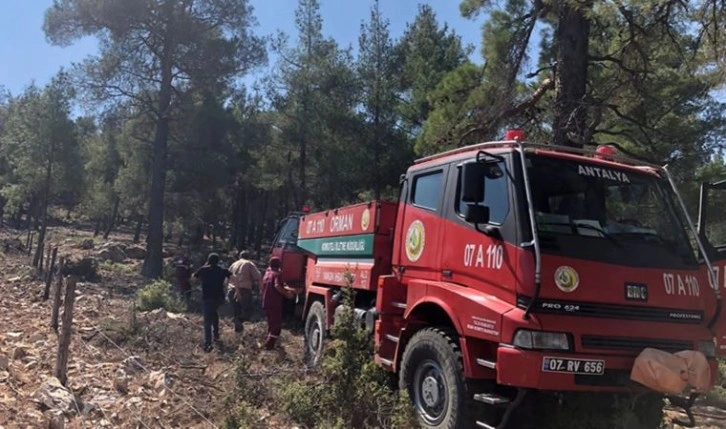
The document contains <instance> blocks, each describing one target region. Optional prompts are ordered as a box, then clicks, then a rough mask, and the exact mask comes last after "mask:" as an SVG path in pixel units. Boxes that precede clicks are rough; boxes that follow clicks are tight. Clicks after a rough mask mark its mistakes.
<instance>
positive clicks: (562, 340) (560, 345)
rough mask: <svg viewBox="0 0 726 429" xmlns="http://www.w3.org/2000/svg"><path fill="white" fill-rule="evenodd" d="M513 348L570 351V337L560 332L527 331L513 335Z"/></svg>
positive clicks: (522, 330) (523, 330)
mask: <svg viewBox="0 0 726 429" xmlns="http://www.w3.org/2000/svg"><path fill="white" fill-rule="evenodd" d="M513 343H514V346H515V347H519V348H522V349H530V350H531V349H535V350H536V349H542V350H570V337H569V336H568V335H567V334H565V333H562V332H542V331H528V330H526V329H520V330H519V331H517V333H516V334H514V341H513Z"/></svg>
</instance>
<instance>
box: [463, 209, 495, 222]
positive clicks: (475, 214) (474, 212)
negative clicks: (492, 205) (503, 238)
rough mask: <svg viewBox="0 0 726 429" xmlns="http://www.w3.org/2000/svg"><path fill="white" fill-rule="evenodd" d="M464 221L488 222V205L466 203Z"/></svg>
mask: <svg viewBox="0 0 726 429" xmlns="http://www.w3.org/2000/svg"><path fill="white" fill-rule="evenodd" d="M466 206H467V208H468V210H467V211H466V217H465V219H466V221H467V222H470V223H473V224H475V225H478V224H480V223H488V222H489V207H487V206H482V205H479V204H467V205H466Z"/></svg>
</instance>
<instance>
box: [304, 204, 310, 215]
mask: <svg viewBox="0 0 726 429" xmlns="http://www.w3.org/2000/svg"><path fill="white" fill-rule="evenodd" d="M302 212H303V213H310V206H309V205H307V204H306V205H304V206H302Z"/></svg>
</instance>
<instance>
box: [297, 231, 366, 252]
mask: <svg viewBox="0 0 726 429" xmlns="http://www.w3.org/2000/svg"><path fill="white" fill-rule="evenodd" d="M373 237H374V234H361V235H348V236H342V237H340V236H339V237H324V238H309V239H302V240H298V241H297V245H298V246H299V247H302V248H303V249H305V250H307V251H308V252H310V253H313V254H315V255H317V256H373Z"/></svg>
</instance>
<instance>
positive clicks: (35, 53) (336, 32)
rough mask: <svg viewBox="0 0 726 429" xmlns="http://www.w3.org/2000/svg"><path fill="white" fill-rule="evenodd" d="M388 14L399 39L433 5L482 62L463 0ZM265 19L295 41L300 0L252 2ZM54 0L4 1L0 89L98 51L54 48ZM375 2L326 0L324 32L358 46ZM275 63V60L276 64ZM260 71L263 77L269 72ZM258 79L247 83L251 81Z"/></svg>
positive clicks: (395, 1)
mask: <svg viewBox="0 0 726 429" xmlns="http://www.w3.org/2000/svg"><path fill="white" fill-rule="evenodd" d="M379 1H380V5H381V9H382V11H383V15H384V16H385V17H386V18H388V20H389V21H390V31H391V34H392V36H393V37H398V36H400V35H401V34H402V33H403V30H404V29H405V27H406V24H407V23H408V22H411V21H412V20H413V18H414V17H415V15H416V12H417V5H418V4H419V3H428V4H430V5H431V6H432V7H433V8H434V10H435V11H436V14H437V18H438V20H439V22H446V23H448V24H449V27H451V28H454V29H455V30H456V32H457V33H458V34H459V35H461V37H462V39H463V40H464V42H465V43H467V44H472V45H474V46H475V51H474V53H473V54H472V60H474V61H476V62H481V56H480V54H479V46H480V41H481V24H482V22H483V19H482V17H479V18H478V19H476V20H473V21H472V20H468V19H465V18H462V17H461V15H460V14H459V1H458V0H430V1H428V2H426V1H421V0H379ZM251 3H252V5H253V6H254V8H255V16H256V17H257V20H258V21H259V26H258V27H257V29H256V31H257V32H258V33H259V34H273V33H275V32H276V31H277V30H282V31H284V32H286V33H288V34H290V35H291V36H293V37H294V34H295V28H294V11H295V6H296V4H297V1H296V0H251ZM52 4H53V0H0V58H2V59H3V60H2V62H3V63H2V65H0V86H4V87H5V88H7V89H8V90H9V91H10V92H11V93H12V94H18V93H19V92H21V91H22V90H23V88H24V87H25V86H27V85H28V84H30V83H31V82H32V81H35V82H36V83H37V84H38V85H44V84H45V83H47V82H48V81H49V80H50V78H51V77H52V76H53V75H54V74H55V73H56V72H57V71H58V70H59V69H60V67H70V66H71V64H72V63H73V62H78V61H80V60H82V59H83V58H84V57H86V56H88V55H92V54H94V53H95V52H96V47H97V46H96V42H95V40H94V39H92V38H86V39H83V40H80V41H77V42H76V43H74V44H73V45H72V46H70V47H66V48H61V47H56V46H51V45H50V44H49V43H48V42H47V41H46V40H45V34H44V33H43V28H42V26H43V15H44V13H45V10H46V9H47V8H48V7H49V6H50V5H52ZM370 5H371V1H366V0H352V1H351V0H321V12H322V15H323V32H324V33H325V34H326V35H328V36H331V37H333V38H335V39H336V40H337V41H338V43H339V44H340V45H342V46H348V45H352V46H353V47H354V48H355V47H357V45H358V34H359V31H360V24H361V21H362V20H366V19H367V18H368V16H369V14H370ZM272 65H274V61H271V62H270V66H272ZM263 72H264V70H260V71H258V72H257V74H260V73H263ZM252 79H254V77H253V76H251V77H248V78H247V79H245V80H246V81H248V82H249V81H250V80H252Z"/></svg>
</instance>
